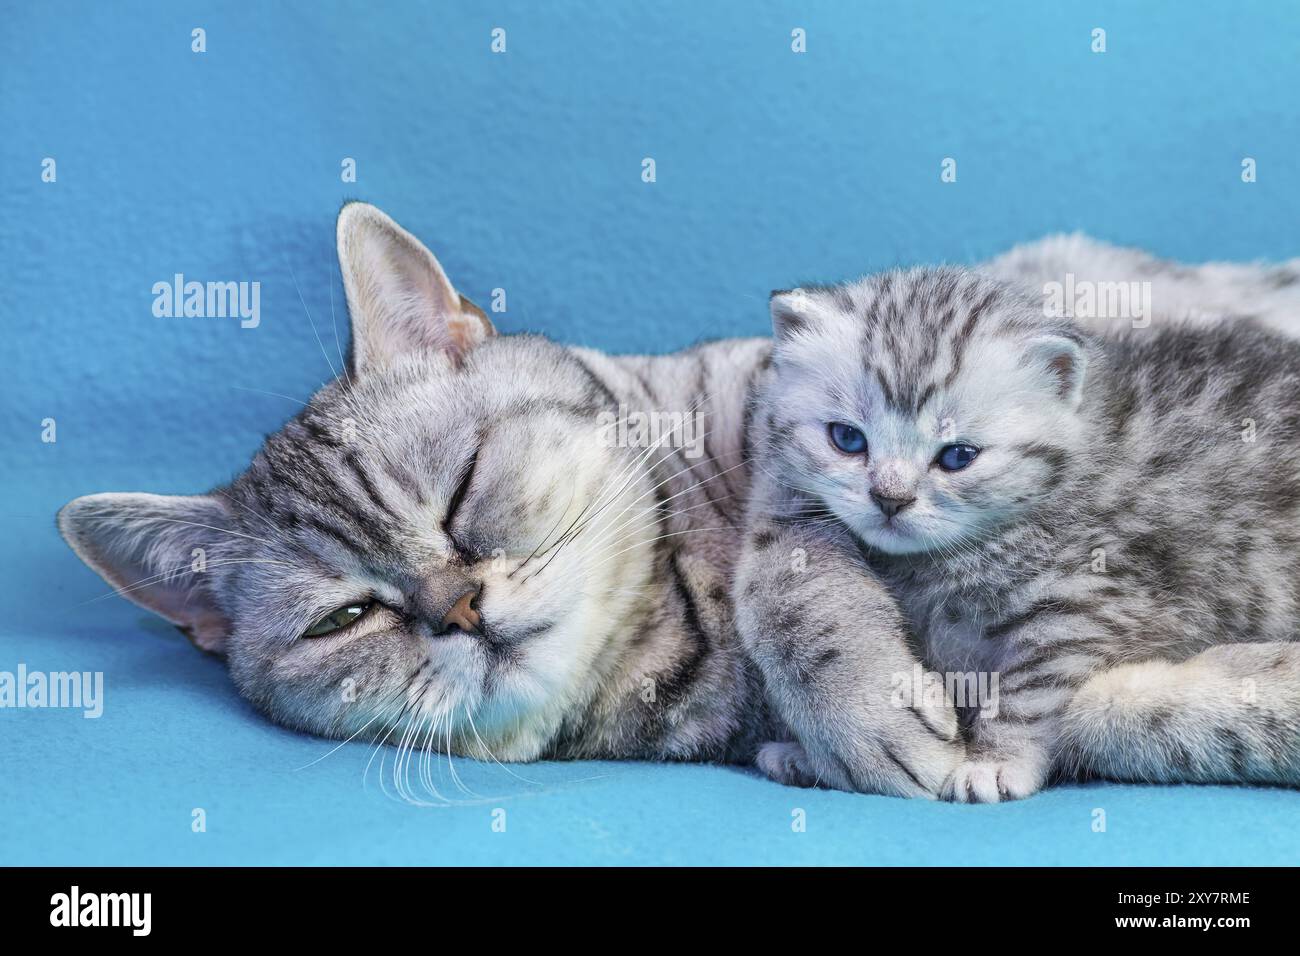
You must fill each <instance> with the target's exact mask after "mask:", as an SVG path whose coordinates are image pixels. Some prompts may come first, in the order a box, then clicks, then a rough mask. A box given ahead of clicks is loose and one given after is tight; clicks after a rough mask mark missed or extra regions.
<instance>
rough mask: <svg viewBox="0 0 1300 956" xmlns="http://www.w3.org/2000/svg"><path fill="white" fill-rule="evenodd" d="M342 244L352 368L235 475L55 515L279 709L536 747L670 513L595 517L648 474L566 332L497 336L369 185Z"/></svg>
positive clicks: (599, 661) (76, 543) (314, 720)
mask: <svg viewBox="0 0 1300 956" xmlns="http://www.w3.org/2000/svg"><path fill="white" fill-rule="evenodd" d="M338 246H339V260H340V265H341V268H342V273H343V280H344V286H345V289H346V291H347V300H348V308H349V311H350V314H351V318H352V332H353V335H352V352H351V357H350V362H349V372H348V375H347V376H346V377H344V378H342V379H340V380H337V381H335V382H333V383H331V384H330V385H328V386H326V387H325V388H323V389H322V390H321V391H320V392H318V393H317V394H316V395H314V396H313V397H312V399H311V401H310V403H309V404H308V405H307V406H306V408H305V409H304V410H303V411H302V412H301V413H300V414H299V415H297V416H296V417H295V418H294V419H293V420H292V421H290V422H289V423H288V424H287V425H285V426H284V428H282V429H281V430H280V431H279V432H277V433H276V434H274V435H272V436H271V437H270V438H268V439H267V440H266V443H265V445H264V446H263V447H262V449H261V450H260V451H259V452H258V453H257V455H256V456H255V457H254V459H253V461H252V463H251V465H250V466H249V467H248V469H247V471H245V472H244V473H243V474H242V475H240V476H239V477H238V478H236V479H235V480H234V481H233V482H232V483H231V484H230V485H228V486H226V487H223V488H219V489H217V490H216V491H214V492H212V493H211V494H206V495H196V496H175V497H172V496H160V495H148V494H99V495H90V496H87V497H84V498H78V499H77V500H75V501H73V502H71V503H70V504H68V505H67V506H66V507H64V508H63V510H62V511H61V512H60V513H59V527H60V529H61V531H62V532H63V535H64V537H65V538H66V539H67V541H68V543H69V544H70V545H71V546H72V547H73V548H74V549H75V550H76V552H77V554H78V555H79V556H80V557H81V558H82V559H83V560H84V561H85V562H86V563H87V564H89V565H90V566H91V567H92V568H93V569H95V570H96V571H97V572H99V574H101V575H102V576H103V577H104V578H105V580H107V581H108V582H109V583H110V584H112V585H113V586H114V587H116V588H118V589H119V590H120V591H121V593H123V594H125V595H126V596H127V597H129V598H131V599H132V600H134V601H136V602H137V603H139V604H141V605H143V606H144V607H147V608H149V609H151V610H153V611H156V612H157V613H159V614H161V615H162V616H163V617H165V618H167V619H168V620H170V621H172V622H173V623H175V624H177V625H179V626H180V627H181V628H182V629H184V630H185V631H186V632H187V633H188V634H189V635H190V637H191V638H192V639H193V641H194V642H195V643H196V644H197V645H199V646H200V647H202V648H204V649H207V650H210V651H213V652H216V653H219V654H223V655H224V656H225V657H226V659H227V660H228V662H229V666H230V670H231V673H232V675H233V677H234V679H235V681H236V683H237V685H238V686H239V688H240V690H241V691H242V692H243V693H244V694H245V695H246V696H247V697H248V698H249V699H250V700H251V701H253V702H254V704H256V705H257V706H258V707H259V708H260V709H262V710H263V711H265V712H267V713H268V714H270V715H271V716H272V717H274V718H275V719H277V720H279V721H281V722H283V723H286V724H289V725H291V726H294V727H297V728H301V729H305V730H309V731H312V732H317V733H321V734H326V735H331V736H349V735H352V734H354V733H359V734H364V735H365V736H372V735H382V734H389V733H391V734H392V737H391V739H392V740H394V741H396V740H397V739H398V737H400V736H402V735H419V736H420V737H421V739H420V740H419V741H417V742H416V746H424V745H426V741H425V739H424V736H423V735H428V736H427V739H428V740H429V741H436V743H434V746H437V747H439V748H440V749H446V748H447V747H448V746H450V747H452V748H454V749H456V750H458V751H459V752H462V753H474V754H482V753H483V752H484V748H485V747H487V746H490V747H491V749H492V752H493V753H495V754H496V755H498V756H503V757H504V756H509V757H517V758H525V757H531V756H536V754H537V752H538V751H539V749H540V748H541V747H542V746H543V745H544V743H545V741H546V740H547V739H548V738H549V736H550V735H551V734H552V733H553V732H554V729H555V727H556V726H558V724H559V723H560V721H561V720H563V718H564V717H565V716H566V715H568V714H569V713H570V712H571V711H572V710H573V709H574V708H575V707H579V706H581V705H583V704H585V703H586V701H587V699H588V697H589V694H590V692H591V688H592V686H593V683H594V682H595V681H597V680H599V678H600V676H601V675H600V673H599V671H600V668H601V667H604V666H607V660H606V658H607V656H608V653H609V652H608V644H609V641H610V639H611V634H613V633H615V632H616V629H617V620H618V619H619V617H620V616H625V615H627V614H628V608H627V604H628V602H629V601H631V600H633V598H630V597H628V595H629V594H637V592H638V588H644V585H645V584H646V580H647V575H648V573H649V571H648V567H647V566H646V561H647V559H646V558H644V555H645V554H646V553H647V552H648V549H641V548H637V547H635V546H634V545H635V544H636V543H637V541H639V540H640V538H641V537H643V536H644V537H647V538H649V537H652V536H653V534H654V532H653V531H652V530H649V529H640V528H637V527H631V528H629V527H628V524H629V523H627V522H625V523H624V526H623V528H622V530H621V533H620V534H610V533H608V532H609V530H610V529H609V528H608V527H600V524H601V522H600V521H599V520H597V521H595V522H594V523H593V522H592V521H591V520H590V519H592V518H593V517H594V516H597V515H599V514H601V513H602V512H603V513H604V514H605V516H606V517H607V516H608V515H610V514H616V513H619V512H620V511H621V509H623V507H624V504H625V501H624V499H631V498H634V497H636V496H637V495H640V494H642V493H644V492H645V490H646V489H647V487H648V485H647V481H648V479H647V477H646V476H645V475H643V474H642V473H641V471H640V470H638V468H637V467H636V466H635V465H634V464H633V462H634V459H633V456H632V454H631V453H630V452H629V451H628V450H626V449H619V448H614V447H610V446H609V443H608V442H606V441H603V440H602V437H601V436H602V430H601V428H600V427H599V424H598V415H599V413H600V412H601V411H602V410H604V409H605V408H606V406H607V405H608V404H609V401H610V399H609V397H608V395H607V393H605V392H604V391H603V389H602V388H601V387H600V386H599V384H598V383H597V382H596V381H595V380H594V379H593V378H591V376H590V375H589V373H588V372H587V371H586V370H585V368H584V367H583V366H582V365H581V364H579V362H578V361H576V360H575V359H574V357H573V356H572V355H571V354H570V353H569V352H568V351H567V350H565V349H563V348H561V347H560V346H557V345H554V344H552V343H549V342H547V341H545V340H543V339H540V338H535V337H531V336H507V337H496V336H495V334H494V332H493V329H492V326H491V324H490V322H489V321H488V320H487V318H486V316H484V314H483V313H482V312H481V311H479V310H478V308H477V307H475V306H474V305H472V304H471V303H469V302H468V300H466V299H464V298H462V297H461V296H460V295H459V294H458V293H457V292H456V291H455V290H454V289H453V287H452V285H451V283H450V282H449V281H448V280H447V277H446V275H445V274H444V273H443V271H442V269H441V267H440V266H439V265H438V263H437V261H436V260H435V259H434V257H433V256H432V255H431V254H430V253H429V252H428V250H427V249H425V248H424V246H422V245H421V244H420V243H419V241H418V240H416V239H415V238H414V237H413V236H411V235H410V234H409V233H407V232H406V231H405V230H403V229H402V228H401V227H399V226H398V225H397V224H396V223H394V222H393V221H392V220H391V219H389V218H388V217H387V216H385V215H384V214H383V213H381V212H379V210H377V209H375V208H373V207H371V206H367V205H363V204H359V203H354V204H350V205H348V206H345V207H344V209H343V211H342V213H341V214H340V217H339V224H338ZM410 739H412V740H414V739H415V738H414V737H411V738H410Z"/></svg>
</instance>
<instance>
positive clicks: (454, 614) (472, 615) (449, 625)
mask: <svg viewBox="0 0 1300 956" xmlns="http://www.w3.org/2000/svg"><path fill="white" fill-rule="evenodd" d="M480 593H481V589H480V588H474V589H473V590H470V591H466V592H465V593H464V594H462V595H461V596H460V597H459V598H457V599H456V603H455V604H453V605H452V606H451V610H450V611H448V612H447V613H446V614H444V615H443V618H442V632H441V633H443V634H450V633H451V632H452V629H453V628H455V629H457V630H461V631H466V632H468V633H470V634H478V633H479V629H478V625H479V621H480V620H481V619H480V618H479V614H478V609H477V608H476V607H474V603H475V602H476V601H477V600H478V596H479V594H480Z"/></svg>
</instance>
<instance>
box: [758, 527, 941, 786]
mask: <svg viewBox="0 0 1300 956" xmlns="http://www.w3.org/2000/svg"><path fill="white" fill-rule="evenodd" d="M836 527H838V526H836ZM837 534H838V531H837V530H827V529H826V528H825V526H822V525H817V524H813V523H784V522H783V523H775V522H769V521H764V520H758V521H751V531H750V534H749V537H748V540H747V543H746V546H745V550H744V553H743V554H742V556H741V560H740V562H739V565H738V570H737V576H736V582H735V594H736V618H737V626H738V629H739V631H740V634H741V638H742V640H743V641H744V644H745V647H746V650H747V651H748V653H749V656H750V658H751V660H753V661H754V663H755V664H757V665H758V667H759V669H760V670H761V672H762V674H763V678H764V681H765V683H766V685H767V690H768V694H769V696H770V698H771V700H772V703H773V705H774V706H775V707H776V709H777V710H778V712H779V713H780V716H781V717H782V719H783V720H784V721H785V722H786V723H787V725H788V726H789V727H790V728H791V730H792V731H793V732H794V733H795V735H796V736H797V737H798V738H799V742H798V743H775V744H768V745H766V746H765V747H763V748H762V750H761V751H760V753H759V755H758V758H757V760H756V763H757V765H758V766H759V768H760V769H761V770H763V772H764V773H766V774H767V775H768V776H771V777H773V778H774V779H777V780H780V781H781V782H783V783H789V784H795V785H801V786H810V785H817V784H822V785H826V786H830V787H836V788H839V789H843V790H855V791H862V792H868V793H886V794H894V795H899V796H928V797H931V798H933V797H934V796H935V795H936V794H937V792H938V789H939V787H940V785H941V784H942V783H943V781H944V779H945V778H946V777H947V776H948V775H949V774H950V773H951V772H952V769H953V768H954V767H955V766H956V765H957V764H958V763H959V762H960V761H961V759H962V757H963V755H964V746H963V744H962V742H961V740H960V737H959V734H958V729H957V715H956V711H955V710H954V709H953V708H952V706H951V705H950V704H949V703H948V701H946V700H945V699H944V698H943V695H942V692H941V691H940V692H939V693H937V694H930V695H924V694H923V695H922V699H921V700H917V701H911V700H910V699H909V697H910V693H909V692H910V691H911V689H912V687H913V685H914V684H915V683H916V678H917V677H918V676H919V670H918V668H919V666H920V665H919V662H918V660H917V658H916V656H915V655H914V654H913V652H912V649H911V648H910V647H909V645H908V642H907V639H906V631H905V629H904V625H903V621H902V618H901V615H900V614H899V611H898V608H897V606H896V605H895V603H894V600H893V598H892V597H891V596H890V594H889V593H888V592H887V591H886V590H885V588H884V587H883V586H882V585H881V584H880V583H879V582H878V581H877V580H876V579H875V578H874V577H873V576H872V575H871V574H870V573H869V572H868V570H867V569H866V567H865V566H864V565H863V563H862V560H861V558H860V556H858V554H857V552H856V550H855V549H854V548H853V545H852V543H851V540H850V539H848V538H847V536H846V537H845V538H844V540H843V541H837V540H836V538H837Z"/></svg>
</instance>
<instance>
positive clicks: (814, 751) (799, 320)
mask: <svg viewBox="0 0 1300 956" xmlns="http://www.w3.org/2000/svg"><path fill="white" fill-rule="evenodd" d="M772 310H773V316H774V321H775V325H776V329H777V338H778V341H777V345H776V348H775V352H774V362H773V367H772V370H771V372H770V373H769V379H768V381H766V383H765V384H764V387H763V390H762V393H761V399H760V405H761V407H762V408H763V409H764V412H763V414H762V415H761V416H760V419H759V421H760V433H759V435H758V437H757V438H756V441H755V447H756V448H757V449H758V453H757V457H758V464H759V466H760V468H761V469H762V472H763V478H762V479H761V480H760V482H759V484H758V486H757V488H756V492H755V495H754V499H753V502H752V507H751V524H752V529H753V537H751V539H750V544H749V546H748V550H747V554H746V557H745V559H744V561H743V562H742V566H741V569H740V573H739V575H738V580H737V591H736V593H737V598H738V601H739V609H738V610H739V619H740V622H741V630H742V634H743V635H744V637H745V639H746V642H747V645H748V646H749V647H750V649H751V653H753V654H754V655H755V657H756V659H757V660H758V661H759V663H760V664H761V665H762V669H763V671H764V674H765V676H766V677H767V678H768V680H769V683H770V684H772V685H774V686H777V687H779V688H781V693H782V695H783V696H784V699H785V700H786V701H787V706H786V708H785V709H783V711H782V712H783V713H784V714H785V716H787V718H788V719H790V720H791V723H792V725H794V727H795V729H796V732H797V733H799V734H800V739H801V741H802V744H803V747H802V749H800V748H799V747H798V746H791V745H783V746H777V747H774V748H772V749H771V750H769V751H767V752H766V754H765V756H764V757H763V760H765V761H768V762H770V764H771V766H770V767H769V768H768V769H770V770H771V771H773V772H774V773H775V774H776V775H778V776H781V777H783V778H786V779H793V780H795V781H800V780H802V781H804V782H806V781H807V780H808V779H810V778H816V777H821V778H822V779H824V780H826V781H827V782H830V783H832V784H835V785H838V786H843V787H848V788H853V789H885V790H887V791H889V792H897V793H913V794H929V795H936V794H938V795H943V796H946V797H948V798H951V799H956V800H962V801H966V800H972V801H996V800H998V799H1006V798H1008V797H1019V796H1025V795H1028V794H1030V793H1032V792H1034V791H1036V790H1037V789H1039V787H1041V786H1042V785H1043V783H1044V782H1045V781H1046V780H1047V779H1048V774H1049V772H1050V771H1051V770H1052V769H1056V770H1057V771H1058V772H1060V773H1062V774H1070V775H1077V774H1089V773H1095V774H1103V775H1106V776H1111V777H1118V778H1121V779H1136V780H1200V781H1205V780H1220V781H1234V780H1240V781H1260V782H1289V783H1297V782H1300V644H1293V643H1290V642H1292V641H1294V640H1295V639H1296V637H1297V630H1298V627H1297V626H1298V625H1300V344H1296V343H1294V342H1292V341H1289V340H1287V339H1284V338H1282V337H1279V336H1277V335H1275V334H1273V333H1270V332H1267V331H1265V330H1264V329H1263V328H1262V327H1260V326H1258V325H1257V324H1255V323H1253V322H1251V321H1248V320H1241V321H1234V322H1231V323H1222V324H1219V325H1206V326H1200V327H1193V326H1190V325H1181V324H1176V323H1170V322H1167V321H1161V322H1157V323H1155V324H1153V325H1152V326H1151V327H1149V328H1145V329H1133V330H1130V331H1128V332H1124V333H1117V332H1114V331H1111V332H1109V333H1108V334H1105V335H1102V336H1095V335H1093V334H1090V333H1087V332H1085V331H1084V330H1083V329H1082V328H1081V327H1079V326H1077V325H1075V324H1074V323H1072V322H1070V321H1068V320H1065V319H1055V318H1047V317H1045V316H1044V313H1043V309H1042V307H1041V304H1040V303H1039V302H1038V301H1037V300H1035V299H1034V298H1032V297H1030V296H1028V295H1026V294H1024V293H1022V292H1021V291H1020V290H1019V289H1017V288H1014V287H1012V286H1010V285H1003V284H1000V283H998V282H995V281H992V280H990V279H988V278H986V277H983V276H981V275H978V274H976V273H973V272H964V271H960V270H952V269H921V270H912V271H901V272H900V271H895V272H889V273H885V274H882V275H879V276H876V277H872V278H869V279H865V280H862V281H860V282H857V283H852V284H848V285H843V286H834V287H824V288H813V289H806V290H798V291H796V292H793V293H777V294H774V297H773V303H772ZM1165 318H1167V316H1166V317H1165ZM829 422H845V423H848V424H850V425H853V426H855V427H857V428H859V429H861V430H862V431H863V433H864V434H865V435H866V437H867V444H868V451H867V453H866V454H865V455H861V456H852V455H845V454H844V453H843V452H841V451H839V450H838V449H836V448H835V447H833V446H832V444H831V443H830V441H828V438H827V424H828V423H829ZM1252 423H1253V424H1252ZM957 439H961V440H963V441H969V442H972V443H973V444H974V445H975V446H977V447H979V448H981V449H982V451H981V452H980V454H979V456H978V457H977V458H976V459H975V461H974V462H973V464H971V465H970V466H969V467H968V468H966V469H964V470H959V471H955V472H951V473H948V472H946V471H944V470H943V469H941V468H939V467H938V466H937V464H936V463H935V457H936V453H937V451H938V449H940V448H941V447H942V446H943V445H945V444H947V443H949V442H952V441H954V440H957ZM1244 439H1245V440H1244ZM872 491H875V492H876V493H877V494H878V495H880V496H883V497H885V498H890V499H897V500H904V501H906V500H908V499H910V498H913V497H914V498H915V501H914V502H913V503H912V504H910V505H907V506H905V509H904V510H902V511H900V512H899V513H898V514H896V515H895V516H894V517H892V518H887V517H886V515H885V513H883V512H882V510H881V509H879V508H877V507H876V505H875V504H873V502H872V500H871V499H870V497H869V493H870V492H872ZM774 539H775V540H774ZM791 547H798V548H801V549H803V550H804V551H805V552H806V553H807V566H808V570H807V571H806V572H804V573H802V574H800V573H791V572H790V571H789V569H787V568H786V567H784V562H785V561H786V555H787V553H788V551H789V549H790V548H791ZM830 576H836V577H838V578H841V579H843V580H842V581H841V582H840V583H839V584H838V585H837V586H836V587H834V588H831V589H828V588H827V586H826V580H827V579H828V578H829V577H830ZM890 605H896V607H897V610H896V611H894V610H893V609H892V608H891V607H890ZM910 635H914V638H912V637H910ZM907 640H914V641H915V651H916V653H917V654H918V655H919V656H920V657H921V658H922V659H923V660H924V662H925V664H926V665H927V666H928V667H929V668H931V669H933V670H935V671H938V672H941V673H954V672H970V671H978V672H985V673H996V674H998V675H999V678H1000V695H999V697H1000V699H999V701H998V707H997V714H996V716H979V717H976V715H975V714H974V713H973V712H972V711H970V710H967V711H966V712H964V714H963V716H964V717H965V718H967V719H966V720H965V721H964V724H963V727H962V732H961V734H959V735H953V734H952V733H951V729H952V728H951V721H948V722H944V721H942V720H936V719H934V717H933V716H928V717H927V719H926V720H919V719H918V720H913V721H911V723H907V722H906V721H903V720H902V719H901V717H900V715H899V714H898V713H897V711H898V708H897V707H896V706H893V702H891V701H889V700H887V699H886V698H885V696H884V694H883V686H882V684H881V677H880V672H881V670H882V669H886V670H893V671H894V672H896V673H897V672H898V671H900V670H901V671H903V672H906V670H907V669H908V667H909V665H910V663H911V661H910V659H909V656H908V649H907V648H906V647H905V646H904V644H905V642H906V641H907ZM862 687H870V688H871V690H872V692H871V694H870V695H868V696H866V697H865V699H863V700H861V701H858V702H856V704H855V706H851V707H849V708H847V710H848V713H847V714H846V716H845V717H844V719H843V720H842V721H841V726H836V727H835V728H834V730H835V732H834V733H828V732H827V730H826V726H827V725H826V724H825V722H824V721H818V720H807V719H802V720H801V717H800V715H816V714H819V713H825V712H827V711H830V710H832V709H833V708H835V707H836V706H837V705H840V704H841V703H842V702H843V701H844V700H845V697H846V695H847V694H851V693H852V694H856V695H857V696H863V691H862V690H861V688H862ZM853 688H857V690H854V689H853ZM909 716H911V715H910V714H909ZM843 724H847V725H849V726H851V727H852V732H851V733H848V734H846V733H845V732H844V730H843V726H842V725H843ZM882 754H883V759H882Z"/></svg>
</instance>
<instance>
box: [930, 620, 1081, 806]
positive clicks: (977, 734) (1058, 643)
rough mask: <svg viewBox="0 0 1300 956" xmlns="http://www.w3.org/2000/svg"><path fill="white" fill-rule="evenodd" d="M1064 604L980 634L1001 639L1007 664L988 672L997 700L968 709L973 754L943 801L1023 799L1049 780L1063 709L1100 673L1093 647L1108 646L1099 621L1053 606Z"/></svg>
mask: <svg viewBox="0 0 1300 956" xmlns="http://www.w3.org/2000/svg"><path fill="white" fill-rule="evenodd" d="M1060 606H1061V605H1060V603H1059V602H1058V603H1047V604H1046V605H1045V609H1044V610H1043V611H1041V612H1039V613H1036V614H1028V613H1025V612H1021V613H1019V614H1016V613H1014V612H1013V614H1012V617H1011V618H1010V622H1014V623H1010V624H1008V623H1003V624H1001V625H994V626H992V627H990V628H989V629H988V630H987V631H986V632H985V634H984V635H983V637H982V638H981V640H982V641H983V642H986V643H989V644H993V642H997V645H998V646H999V653H1000V654H1001V657H1002V662H1001V664H1000V665H999V667H998V669H997V671H996V672H995V673H993V674H990V675H988V681H989V687H990V689H991V690H993V693H992V694H991V699H990V700H986V701H980V702H979V707H978V709H976V710H973V712H972V713H971V714H970V715H969V716H971V717H972V719H971V720H970V721H969V723H968V726H967V738H968V741H967V759H966V761H965V762H964V763H962V764H961V766H959V767H957V769H956V770H955V771H954V772H953V774H952V776H950V777H949V778H948V779H947V780H946V781H945V782H944V785H943V788H942V790H941V796H942V797H943V798H944V799H945V800H953V801H956V802H958V803H997V802H999V801H1002V800H1018V799H1021V798H1023V797H1028V796H1031V795H1032V794H1034V793H1037V792H1038V791H1039V790H1041V789H1042V788H1043V785H1044V784H1045V783H1046V782H1047V777H1048V774H1049V772H1050V771H1051V769H1052V765H1053V761H1054V759H1055V755H1056V751H1057V740H1058V736H1059V734H1060V727H1061V717H1062V714H1063V713H1064V711H1065V709H1066V707H1067V705H1068V704H1069V702H1070V700H1071V698H1072V697H1073V695H1074V692H1075V690H1076V689H1077V688H1079V687H1080V686H1082V685H1083V684H1084V683H1085V682H1086V681H1087V680H1088V679H1089V678H1090V677H1092V676H1093V675H1094V674H1096V673H1097V670H1098V667H1099V662H1098V659H1097V658H1096V657H1095V656H1094V655H1093V654H1092V653H1091V651H1092V649H1094V648H1097V647H1103V646H1105V635H1104V634H1101V633H1097V632H1096V625H1095V624H1094V623H1093V622H1091V621H1090V620H1088V619H1087V618H1086V617H1083V616H1082V615H1076V614H1061V613H1059V612H1058V611H1057V610H1055V609H1054V608H1059V607H1060ZM995 680H996V683H994V681H995Z"/></svg>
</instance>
